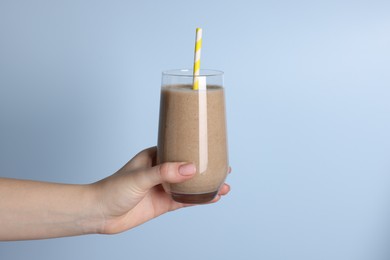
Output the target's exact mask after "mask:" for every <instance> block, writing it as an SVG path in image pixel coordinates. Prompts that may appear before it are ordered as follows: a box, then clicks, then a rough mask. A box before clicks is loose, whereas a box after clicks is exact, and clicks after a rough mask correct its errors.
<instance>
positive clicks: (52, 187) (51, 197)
mask: <svg viewBox="0 0 390 260" xmlns="http://www.w3.org/2000/svg"><path fill="white" fill-rule="evenodd" d="M98 210H99V209H98V206H97V205H96V203H95V200H94V192H93V190H92V188H91V187H90V185H69V184H55V183H46V182H35V181H25V180H14V179H3V178H0V240H22V239H41V238H51V237H63V236H74V235H82V234H89V233H97V232H99V228H100V225H101V219H100V216H99V211H98Z"/></svg>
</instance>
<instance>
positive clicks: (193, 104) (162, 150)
mask: <svg viewBox="0 0 390 260" xmlns="http://www.w3.org/2000/svg"><path fill="white" fill-rule="evenodd" d="M195 78H196V79H197V80H199V83H200V84H199V90H193V89H192V86H193V81H194V76H193V75H192V70H188V69H182V70H170V71H165V72H163V74H162V87H161V100H160V122H159V133H158V145H157V158H158V159H157V160H158V163H163V162H193V163H195V165H196V168H197V173H196V175H195V177H194V178H192V179H190V180H188V181H185V182H183V183H175V184H172V183H164V184H163V186H164V189H165V191H166V192H167V193H169V194H171V196H172V198H173V199H174V200H175V201H178V202H182V203H191V204H198V203H206V202H209V201H211V200H212V199H214V198H215V196H216V195H217V194H218V191H219V189H220V188H221V186H222V185H223V183H224V182H225V179H226V176H227V173H228V165H229V163H228V151H227V133H226V116H225V94H224V88H223V72H222V71H216V70H201V71H200V74H199V76H195Z"/></svg>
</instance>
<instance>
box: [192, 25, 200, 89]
mask: <svg viewBox="0 0 390 260" xmlns="http://www.w3.org/2000/svg"><path fill="white" fill-rule="evenodd" d="M201 49H202V28H196V38H195V57H194V85H193V87H192V89H194V90H198V89H199V77H198V76H199V71H200V51H201Z"/></svg>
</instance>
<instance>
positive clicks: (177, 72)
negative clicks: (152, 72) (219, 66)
mask: <svg viewBox="0 0 390 260" xmlns="http://www.w3.org/2000/svg"><path fill="white" fill-rule="evenodd" d="M223 74H224V72H223V71H221V70H215V69H200V71H199V75H196V76H195V77H215V76H223ZM162 75H163V76H176V77H191V78H192V77H194V74H193V70H192V69H171V70H164V71H163V72H162Z"/></svg>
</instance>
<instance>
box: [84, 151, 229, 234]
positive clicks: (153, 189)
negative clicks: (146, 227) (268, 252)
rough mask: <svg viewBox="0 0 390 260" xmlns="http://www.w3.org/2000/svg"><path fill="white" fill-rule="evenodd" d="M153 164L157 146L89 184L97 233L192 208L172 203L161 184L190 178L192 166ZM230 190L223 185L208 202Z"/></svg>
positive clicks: (120, 228) (192, 170) (126, 227)
mask: <svg viewBox="0 0 390 260" xmlns="http://www.w3.org/2000/svg"><path fill="white" fill-rule="evenodd" d="M155 164H156V147H152V148H149V149H146V150H144V151H142V152H140V153H139V154H137V155H136V156H135V157H134V158H133V159H132V160H130V161H129V162H128V163H127V164H126V165H125V166H123V167H122V168H121V169H120V170H119V171H118V172H116V173H115V174H113V175H112V176H110V177H107V178H106V179H103V180H101V181H99V182H97V183H94V184H92V187H93V189H94V190H95V194H96V195H95V196H96V199H97V201H98V206H99V212H100V215H101V217H102V219H103V224H102V226H101V229H100V231H99V232H100V233H103V234H114V233H118V232H122V231H125V230H128V229H130V228H132V227H135V226H138V225H140V224H142V223H144V222H146V221H148V220H150V219H153V218H155V217H157V216H159V215H161V214H163V213H166V212H168V211H172V210H175V209H178V208H181V207H185V206H191V205H190V204H182V203H178V202H175V201H174V200H172V198H171V197H170V195H169V194H167V193H166V192H165V191H164V190H163V187H162V185H161V183H163V182H169V183H179V182H183V181H185V180H188V179H191V178H192V177H193V176H194V175H195V172H196V168H195V166H194V165H193V164H187V163H163V164H160V165H155ZM229 171H230V170H229ZM229 190H230V187H229V185H227V184H224V185H223V186H222V188H221V189H220V191H219V194H218V195H217V197H216V198H215V199H214V200H213V201H211V203H214V202H216V201H218V200H219V199H220V198H221V195H226V194H227V193H228V192H229Z"/></svg>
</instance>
